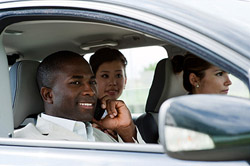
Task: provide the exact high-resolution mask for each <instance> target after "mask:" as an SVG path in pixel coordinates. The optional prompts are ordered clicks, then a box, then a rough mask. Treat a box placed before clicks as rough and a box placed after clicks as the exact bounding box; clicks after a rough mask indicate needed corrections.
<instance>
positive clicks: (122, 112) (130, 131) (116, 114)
mask: <svg viewBox="0 0 250 166" xmlns="http://www.w3.org/2000/svg"><path fill="white" fill-rule="evenodd" d="M101 101H102V108H103V109H106V110H107V112H108V115H107V116H106V117H105V118H104V119H101V120H99V121H96V120H95V119H93V122H94V123H96V124H98V125H100V126H101V128H105V129H110V130H114V131H115V132H117V133H118V134H119V135H120V137H121V138H122V139H123V141H124V142H134V139H136V128H135V124H134V123H133V120H132V117H131V114H130V111H129V109H128V108H127V106H126V105H125V103H124V102H123V101H121V100H111V99H109V98H108V96H105V97H103V98H102V100H101ZM133 138H134V139H133Z"/></svg>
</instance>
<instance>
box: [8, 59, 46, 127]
mask: <svg viewBox="0 0 250 166" xmlns="http://www.w3.org/2000/svg"><path fill="white" fill-rule="evenodd" d="M38 65H39V62H36V61H31V60H24V61H19V62H16V63H15V64H14V65H13V66H12V67H11V69H10V85H11V95H12V108H13V116H14V127H15V128H17V127H18V126H19V125H20V124H21V123H22V122H23V121H24V120H25V118H26V117H28V116H30V115H34V114H39V113H41V112H42V111H43V110H44V109H43V101H42V98H41V96H40V92H39V89H38V86H37V82H36V71H37V67H38Z"/></svg>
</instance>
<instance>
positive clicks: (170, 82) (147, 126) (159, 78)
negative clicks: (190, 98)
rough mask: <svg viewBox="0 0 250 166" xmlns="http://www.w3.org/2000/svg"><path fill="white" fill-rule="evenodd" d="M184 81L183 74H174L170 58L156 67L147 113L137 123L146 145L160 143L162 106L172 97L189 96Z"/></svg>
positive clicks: (163, 60)
mask: <svg viewBox="0 0 250 166" xmlns="http://www.w3.org/2000/svg"><path fill="white" fill-rule="evenodd" d="M182 80H183V78H182V73H179V74H175V73H174V72H173V67H172V63H171V59H170V58H165V59H162V60H161V61H159V62H158V64H157V65H156V69H155V73H154V78H153V81H152V85H151V88H150V90H149V95H148V98H147V103H146V110H145V113H144V114H142V115H141V116H139V117H138V118H137V120H136V122H135V123H136V125H137V127H138V129H139V131H140V134H141V135H142V138H143V139H144V141H145V142H146V143H158V139H159V134H158V112H159V109H160V106H161V104H162V103H163V102H164V101H165V100H167V99H169V98H171V97H175V96H180V95H185V94H187V91H186V90H185V89H184V87H183V81H182Z"/></svg>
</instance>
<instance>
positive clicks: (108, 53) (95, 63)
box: [89, 48, 128, 74]
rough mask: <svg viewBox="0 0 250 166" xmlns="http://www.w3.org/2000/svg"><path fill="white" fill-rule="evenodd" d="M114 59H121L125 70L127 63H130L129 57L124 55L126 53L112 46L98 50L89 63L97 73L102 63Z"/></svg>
mask: <svg viewBox="0 0 250 166" xmlns="http://www.w3.org/2000/svg"><path fill="white" fill-rule="evenodd" d="M113 61H120V62H121V63H122V64H123V66H124V70H125V68H126V65H127V63H128V62H127V59H126V58H125V57H124V55H123V54H122V53H121V52H120V51H119V50H117V49H112V48H101V49H99V50H97V51H96V52H95V53H94V54H93V55H92V56H91V57H90V60H89V63H90V65H91V67H92V70H93V72H94V74H96V72H97V70H98V68H99V67H100V65H102V64H103V63H105V62H113ZM125 73H126V72H125Z"/></svg>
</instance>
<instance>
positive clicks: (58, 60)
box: [36, 51, 82, 89]
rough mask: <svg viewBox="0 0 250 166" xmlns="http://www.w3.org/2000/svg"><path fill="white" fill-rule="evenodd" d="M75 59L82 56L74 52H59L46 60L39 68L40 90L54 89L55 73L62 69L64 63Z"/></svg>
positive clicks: (37, 76) (37, 77)
mask: <svg viewBox="0 0 250 166" xmlns="http://www.w3.org/2000/svg"><path fill="white" fill-rule="evenodd" d="M74 57H77V58H79V57H82V56H81V55H80V54H78V53H75V52H72V51H58V52H55V53H52V54H50V55H49V56H47V57H46V58H44V60H43V61H42V62H41V63H40V65H39V66H38V69H37V75H36V79H37V83H38V87H39V89H41V88H42V87H52V84H53V80H54V74H55V72H56V71H57V70H60V69H61V67H62V64H63V63H65V62H67V61H68V60H70V59H72V58H74Z"/></svg>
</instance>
